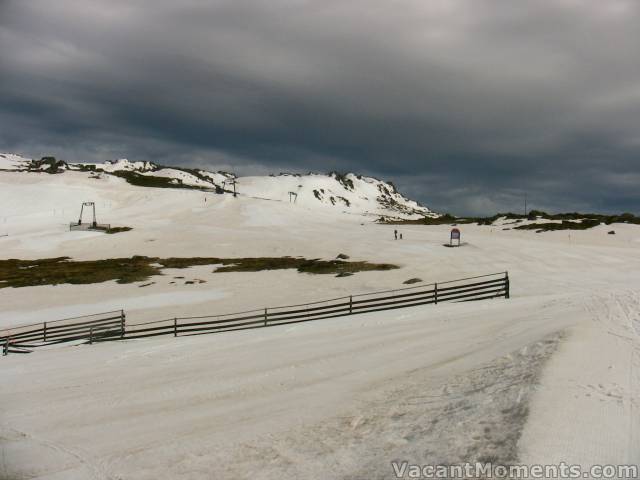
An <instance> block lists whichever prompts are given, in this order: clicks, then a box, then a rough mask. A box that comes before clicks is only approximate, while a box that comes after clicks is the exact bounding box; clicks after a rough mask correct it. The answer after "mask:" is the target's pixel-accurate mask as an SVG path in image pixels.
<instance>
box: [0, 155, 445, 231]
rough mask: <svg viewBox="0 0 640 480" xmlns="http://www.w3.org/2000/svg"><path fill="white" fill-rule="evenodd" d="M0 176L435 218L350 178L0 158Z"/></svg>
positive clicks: (388, 190)
mask: <svg viewBox="0 0 640 480" xmlns="http://www.w3.org/2000/svg"><path fill="white" fill-rule="evenodd" d="M0 170H4V171H17V172H47V173H52V174H54V173H64V172H87V173H89V175H90V176H91V177H92V178H101V176H102V175H110V176H116V177H121V178H124V179H125V180H126V181H127V182H129V183H131V184H134V185H137V186H149V187H163V188H194V189H200V190H205V191H212V192H216V193H220V194H223V193H232V192H233V187H234V185H233V184H234V183H235V188H236V191H237V193H238V194H239V195H241V196H247V197H253V198H257V199H263V200H273V201H280V202H291V203H295V204H296V205H300V206H301V207H304V208H313V209H315V208H322V209H325V208H332V209H335V210H339V211H340V212H345V213H351V214H359V215H368V216H375V217H376V218H378V217H380V216H384V217H387V218H401V219H416V218H421V217H425V216H427V217H437V216H438V215H437V214H436V213H434V212H432V211H431V210H429V209H428V208H427V207H424V206H422V205H420V204H419V203H418V202H416V201H414V200H410V199H408V198H406V197H405V196H403V195H402V194H401V193H400V192H398V191H397V189H396V187H395V186H394V185H393V184H392V183H389V182H384V181H382V180H378V179H375V178H372V177H364V176H360V175H355V174H353V173H348V174H346V175H340V174H337V173H331V174H328V175H326V174H314V173H310V174H307V175H298V174H286V173H285V174H280V175H277V176H276V175H271V176H250V177H236V176H235V175H233V174H231V173H226V172H209V171H206V170H202V169H191V168H180V167H165V166H161V165H157V164H155V163H153V162H131V161H129V160H127V159H119V160H116V161H106V162H104V163H67V162H64V161H61V160H55V159H53V158H48V157H45V158H43V159H42V160H31V159H27V158H24V157H21V156H19V155H14V154H0Z"/></svg>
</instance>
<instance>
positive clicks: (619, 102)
mask: <svg viewBox="0 0 640 480" xmlns="http://www.w3.org/2000/svg"><path fill="white" fill-rule="evenodd" d="M639 25H640V2H638V1H637V0H607V1H603V0H520V1H514V0H446V1H445V0H340V1H336V0H264V1H263V0H209V1H204V0H181V1H179V2H177V1H174V0H56V1H55V2H54V1H51V0H0V151H4V152H11V153H20V154H23V155H25V156H28V157H31V158H40V157H42V156H45V155H53V156H56V157H58V158H62V159H66V160H68V161H103V160H107V159H115V158H123V157H125V158H129V159H130V160H151V161H154V162H157V163H161V164H166V165H184V166H196V167H203V168H208V169H212V170H226V171H234V172H236V173H238V174H241V175H246V174H266V173H279V172H284V171H288V172H297V173H306V172H309V171H314V172H329V171H332V170H337V171H341V172H349V171H352V172H356V173H360V174H365V175H372V176H376V177H378V178H382V179H385V180H391V181H393V182H394V183H395V184H396V185H397V186H398V187H399V189H400V190H401V192H403V193H405V194H406V195H407V196H409V197H411V198H414V199H416V200H418V201H420V202H421V203H423V204H425V205H427V206H429V207H431V208H432V209H435V210H436V211H440V212H451V213H455V214H459V215H485V214H486V215H490V214H493V213H496V212H498V211H500V212H505V211H517V212H519V211H522V210H523V208H524V206H523V202H524V196H525V194H526V195H527V198H528V203H529V206H530V207H531V208H537V209H544V210H548V211H555V212H557V211H575V210H578V211H598V212H623V211H630V212H634V213H640V189H639V188H638V185H639V184H640V61H639V55H640V27H639Z"/></svg>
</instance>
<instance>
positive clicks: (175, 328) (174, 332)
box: [173, 317, 178, 337]
mask: <svg viewBox="0 0 640 480" xmlns="http://www.w3.org/2000/svg"><path fill="white" fill-rule="evenodd" d="M173 336H174V337H177V336H178V318H177V317H174V319H173Z"/></svg>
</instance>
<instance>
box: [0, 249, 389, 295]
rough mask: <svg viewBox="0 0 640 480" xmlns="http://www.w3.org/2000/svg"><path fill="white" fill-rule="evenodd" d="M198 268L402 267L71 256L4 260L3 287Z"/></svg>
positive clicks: (337, 270)
mask: <svg viewBox="0 0 640 480" xmlns="http://www.w3.org/2000/svg"><path fill="white" fill-rule="evenodd" d="M196 265H222V266H221V267H218V268H216V270H214V272H216V273H218V272H221V273H222V272H259V271H263V270H282V269H293V268H295V269H296V270H298V272H300V273H313V274H337V275H342V276H344V275H346V274H352V273H355V272H362V271H371V270H392V269H395V268H398V267H397V266H396V265H392V264H388V263H368V262H346V261H343V260H320V259H311V260H308V259H305V258H299V257H298V258H294V257H247V258H216V257H190V258H189V257H170V258H156V257H144V256H134V257H131V258H110V259H104V260H83V261H75V260H71V259H70V258H69V257H56V258H44V259H40V260H18V259H9V260H0V288H6V287H14V288H18V287H31V286H38V285H59V284H65V283H67V284H90V283H102V282H107V281H111V280H114V281H116V282H118V283H134V282H141V281H145V280H148V279H149V278H150V277H151V276H153V275H162V270H163V269H165V268H188V267H193V266H196Z"/></svg>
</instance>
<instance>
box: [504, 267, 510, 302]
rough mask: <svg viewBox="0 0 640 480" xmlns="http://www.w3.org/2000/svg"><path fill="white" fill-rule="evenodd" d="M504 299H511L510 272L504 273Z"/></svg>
mask: <svg viewBox="0 0 640 480" xmlns="http://www.w3.org/2000/svg"><path fill="white" fill-rule="evenodd" d="M504 298H509V272H504Z"/></svg>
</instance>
